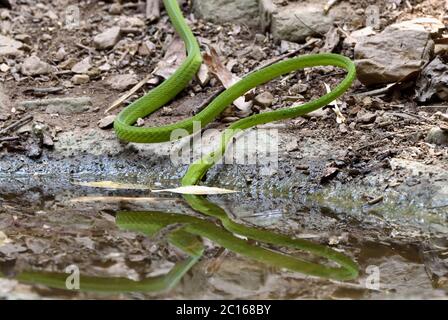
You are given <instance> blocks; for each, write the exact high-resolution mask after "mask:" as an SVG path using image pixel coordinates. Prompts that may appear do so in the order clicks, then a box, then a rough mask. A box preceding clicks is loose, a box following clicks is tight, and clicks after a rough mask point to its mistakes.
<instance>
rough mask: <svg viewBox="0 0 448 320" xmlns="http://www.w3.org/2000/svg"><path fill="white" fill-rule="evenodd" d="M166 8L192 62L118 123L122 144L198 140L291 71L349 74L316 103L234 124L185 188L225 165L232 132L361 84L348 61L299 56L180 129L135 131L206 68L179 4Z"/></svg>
mask: <svg viewBox="0 0 448 320" xmlns="http://www.w3.org/2000/svg"><path fill="white" fill-rule="evenodd" d="M163 2H164V4H165V8H166V11H167V12H168V15H169V16H170V18H171V21H172V23H173V25H174V27H175V29H176V31H177V32H178V34H179V35H180V37H181V38H182V39H183V41H184V42H185V46H186V48H187V51H188V56H187V59H186V60H185V61H184V62H183V63H182V65H181V66H180V67H179V68H178V69H177V70H176V72H175V73H174V74H173V75H172V76H171V77H169V78H168V79H167V80H166V81H164V82H163V83H162V84H161V85H159V86H158V87H156V88H155V89H153V90H152V91H150V92H149V93H148V94H147V95H145V96H143V97H141V98H140V99H138V100H136V101H135V102H134V103H132V104H131V105H129V106H128V107H127V108H125V109H124V110H123V111H122V112H120V114H119V115H118V116H117V118H116V120H115V123H114V128H115V132H116V134H117V136H118V138H119V139H121V140H123V141H126V142H137V143H158V142H167V141H170V139H171V136H172V132H173V131H175V130H177V129H183V130H186V132H189V133H190V134H193V133H194V132H193V131H194V129H195V127H196V126H194V124H195V123H200V124H201V127H205V126H206V125H207V124H209V123H210V122H212V121H213V120H215V119H216V118H217V117H218V116H219V115H220V114H221V113H222V112H223V111H224V110H225V109H226V108H227V107H228V106H229V105H231V104H232V102H233V101H235V100H236V99H237V98H239V97H240V96H242V95H244V94H245V93H246V92H248V91H249V90H251V89H253V88H255V87H257V86H259V85H262V84H264V83H266V82H268V81H270V80H273V79H275V78H278V77H280V76H282V75H284V74H287V73H290V72H292V71H297V70H299V69H303V68H310V67H316V66H335V67H340V68H343V69H345V70H347V72H348V73H347V76H346V78H345V79H344V80H343V81H342V82H341V83H340V84H339V85H338V86H337V87H336V88H335V89H334V90H333V91H331V92H330V93H328V94H326V95H324V96H322V97H321V98H319V99H317V100H314V101H311V102H308V103H305V104H303V105H300V106H294V107H291V108H287V109H280V110H275V111H271V112H266V113H262V114H256V115H253V116H250V117H247V118H244V119H241V120H239V121H236V122H234V123H233V124H232V125H231V126H230V127H229V128H228V130H226V134H223V136H222V138H221V142H220V146H219V148H218V149H217V150H215V151H214V152H212V153H210V154H208V155H206V156H204V157H203V158H202V159H200V160H198V161H197V162H195V163H193V164H192V165H191V166H190V167H189V168H188V171H187V173H186V174H185V176H184V178H183V180H182V184H183V185H184V186H188V185H195V184H197V183H199V182H200V181H201V179H202V178H203V177H204V175H205V173H206V172H207V171H208V169H210V168H211V167H212V166H213V165H214V164H215V163H216V162H217V161H219V160H220V158H221V157H222V156H223V155H224V153H225V150H226V147H227V145H228V144H229V142H230V141H231V139H232V137H233V135H232V134H229V132H233V133H236V132H241V131H242V130H245V129H249V128H252V127H254V126H257V125H261V124H265V123H269V122H273V121H279V120H284V119H291V118H296V117H299V116H303V115H305V114H307V113H310V112H312V111H315V110H317V109H319V108H322V107H324V106H326V105H328V104H329V103H331V102H333V101H334V100H336V99H337V98H338V97H339V96H341V95H342V94H343V93H344V92H345V91H347V90H348V89H349V87H350V86H351V84H352V82H353V80H354V79H355V78H356V67H355V65H354V63H353V62H352V61H351V60H350V59H348V58H346V57H344V56H341V55H337V54H315V55H305V56H300V57H297V58H292V59H288V60H284V61H281V62H278V63H275V64H273V65H270V66H268V67H266V68H262V69H260V70H258V71H255V72H252V73H250V74H249V75H247V76H246V77H244V78H243V79H242V80H240V81H239V82H237V83H236V84H234V85H233V86H232V87H230V88H229V89H227V90H225V91H224V92H223V93H221V94H220V95H219V96H218V97H217V98H216V99H215V100H213V101H212V102H211V103H210V104H209V105H208V106H207V107H206V108H204V109H203V110H202V111H201V112H199V113H198V114H196V115H195V116H193V117H191V118H189V119H186V120H183V121H181V122H178V123H175V124H170V125H166V126H160V127H154V128H141V127H135V126H134V124H135V123H136V122H137V120H138V119H140V118H144V117H146V116H148V115H150V114H151V113H153V112H154V111H156V110H158V109H160V108H161V107H163V106H164V105H166V104H167V103H168V102H170V101H171V100H173V99H174V98H175V97H176V96H177V94H178V93H180V92H181V91H182V90H184V89H185V88H186V87H187V86H188V84H189V83H190V82H191V80H192V79H193V78H194V77H195V75H196V73H197V72H198V70H199V68H200V66H201V63H202V56H201V52H200V48H199V44H198V42H197V40H196V38H195V36H194V35H193V32H192V31H191V29H190V28H189V26H188V24H187V23H186V21H185V19H184V17H183V15H182V12H181V10H180V8H179V5H178V3H177V0H164V1H163Z"/></svg>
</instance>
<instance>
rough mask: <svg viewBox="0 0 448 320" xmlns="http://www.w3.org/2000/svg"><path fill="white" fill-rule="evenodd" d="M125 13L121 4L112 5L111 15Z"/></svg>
mask: <svg viewBox="0 0 448 320" xmlns="http://www.w3.org/2000/svg"><path fill="white" fill-rule="evenodd" d="M122 12H123V6H122V5H121V4H119V3H112V4H111V6H110V8H109V13H110V14H114V15H119V14H121V13H122Z"/></svg>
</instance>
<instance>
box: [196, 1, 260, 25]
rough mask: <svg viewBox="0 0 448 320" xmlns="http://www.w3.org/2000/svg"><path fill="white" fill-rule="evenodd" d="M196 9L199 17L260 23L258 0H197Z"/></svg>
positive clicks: (222, 20) (211, 19)
mask: <svg viewBox="0 0 448 320" xmlns="http://www.w3.org/2000/svg"><path fill="white" fill-rule="evenodd" d="M194 11H195V13H196V15H197V16H198V17H199V18H201V19H204V20H209V21H212V22H216V23H221V22H234V23H244V24H247V25H249V26H251V27H258V26H259V24H260V18H259V5H258V0H195V1H194Z"/></svg>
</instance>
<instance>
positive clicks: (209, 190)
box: [152, 186, 237, 195]
mask: <svg viewBox="0 0 448 320" xmlns="http://www.w3.org/2000/svg"><path fill="white" fill-rule="evenodd" d="M152 192H154V193H160V192H171V193H179V194H194V195H213V194H229V193H236V192H237V191H234V190H227V189H221V188H215V187H206V186H187V187H179V188H176V189H165V190H152Z"/></svg>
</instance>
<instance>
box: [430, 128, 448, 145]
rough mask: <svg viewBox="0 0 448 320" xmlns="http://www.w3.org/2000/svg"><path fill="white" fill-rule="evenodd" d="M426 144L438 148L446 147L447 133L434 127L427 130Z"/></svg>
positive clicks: (447, 143) (447, 141) (447, 142)
mask: <svg viewBox="0 0 448 320" xmlns="http://www.w3.org/2000/svg"><path fill="white" fill-rule="evenodd" d="M426 142H428V143H432V144H436V145H439V146H448V131H445V130H442V129H441V128H439V127H434V128H432V129H431V130H429V132H428V136H427V137H426Z"/></svg>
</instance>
